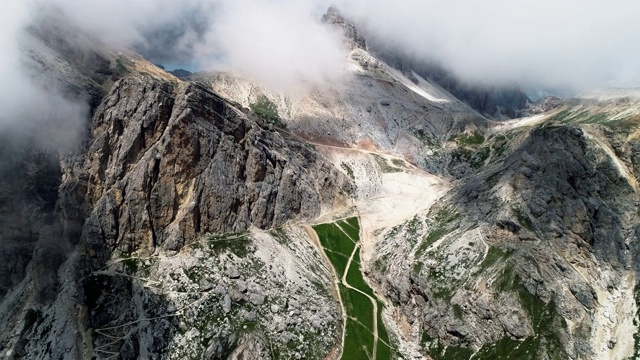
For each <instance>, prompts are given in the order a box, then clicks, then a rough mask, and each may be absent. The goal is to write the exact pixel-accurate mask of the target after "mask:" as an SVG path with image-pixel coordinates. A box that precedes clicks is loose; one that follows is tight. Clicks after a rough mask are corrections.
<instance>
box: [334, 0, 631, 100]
mask: <svg viewBox="0 0 640 360" xmlns="http://www.w3.org/2000/svg"><path fill="white" fill-rule="evenodd" d="M339 7H340V8H341V9H342V10H343V11H344V12H345V13H347V14H348V15H349V16H350V17H352V18H353V19H355V20H356V22H357V23H358V24H359V25H360V26H362V28H363V29H364V30H366V32H367V34H368V35H369V36H373V37H375V38H376V39H378V40H379V41H381V42H384V43H387V44H393V45H394V46H397V47H398V48H400V49H402V50H403V51H405V52H407V53H409V54H412V55H414V56H416V57H420V58H424V59H429V60H434V61H438V62H440V63H441V64H443V65H444V66H445V67H447V68H449V69H450V70H452V71H453V72H454V73H455V74H457V75H458V76H460V77H461V78H463V79H466V80H469V81H472V82H481V83H487V84H512V83H518V84H521V85H524V86H529V87H532V86H542V87H573V88H576V89H584V88H590V87H605V86H614V87H615V86H619V87H626V86H640V67H639V66H638V64H639V63H640V62H639V60H640V45H639V44H638V42H637V40H636V39H635V38H636V34H637V33H638V32H639V31H640V22H638V21H637V14H639V13H640V3H638V2H632V1H626V0H612V1H607V2H604V1H598V0H586V1H585V0H563V1H552V0H537V1H533V0H485V1H474V0H457V1H442V0H440V1H438V0H398V1H393V2H390V1H385V0H366V1H365V0H349V1H347V0H344V1H342V2H341V3H339Z"/></svg>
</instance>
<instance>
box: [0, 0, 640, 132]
mask: <svg viewBox="0 0 640 360" xmlns="http://www.w3.org/2000/svg"><path fill="white" fill-rule="evenodd" d="M332 3H333V4H335V5H336V6H337V7H338V8H339V9H341V11H342V12H343V13H344V14H346V15H347V17H348V18H350V19H351V20H352V21H354V22H355V23H356V25H357V26H358V27H359V28H360V29H361V30H362V32H364V33H365V34H366V36H367V37H369V38H370V39H375V40H376V42H377V43H383V44H386V45H387V46H390V47H395V48H397V49H399V50H400V51H402V52H404V53H407V54H409V55H411V56H414V57H416V58H419V59H424V60H428V61H436V62H438V63H440V64H442V66H444V67H445V68H447V69H449V70H451V71H452V72H453V73H454V74H456V75H457V76H459V77H460V78H461V79H463V80H467V81H469V82H475V83H483V84H487V85H504V84H508V85H513V84H516V85H519V86H522V87H524V88H527V89H534V90H535V89H539V88H557V89H573V90H576V91H580V90H589V89H592V88H596V87H598V88H599V87H637V86H640V67H639V66H637V64H638V63H639V60H640V49H639V48H640V45H638V42H637V41H635V34H637V33H638V32H639V31H640V22H638V21H637V20H636V17H637V16H636V15H637V14H639V13H640V3H635V2H630V1H622V0H613V1H609V2H602V1H594V0H587V1H578V0H563V1H560V2H558V1H554V2H552V1H550V0H538V1H532V0H509V1H507V0H488V1H482V2H478V1H471V0H458V1H447V2H445V1H435V0H397V1H393V2H391V1H383V0H336V1H333V2H330V1H326V0H306V1H299V0H183V1H174V0H171V1H170V0H112V1H97V0H87V1H80V0H46V1H45V0H24V1H19V2H18V1H15V2H11V3H9V4H6V5H5V9H4V10H3V11H2V13H1V14H0V24H1V25H0V28H1V30H2V31H1V32H0V46H1V47H2V50H3V56H2V57H1V58H0V75H1V76H2V79H3V82H2V85H1V86H0V109H1V112H0V126H4V125H6V124H8V123H11V122H13V123H14V124H15V123H16V122H18V123H25V121H24V119H30V118H47V117H48V118H51V117H61V116H60V115H56V114H57V113H60V112H62V117H74V116H78V114H81V113H82V111H83V110H82V109H81V108H79V107H78V106H76V105H77V104H73V103H69V100H64V99H62V95H61V94H57V93H55V92H52V90H50V89H44V88H43V87H42V86H40V85H39V84H37V83H35V82H34V81H32V80H31V78H32V76H30V75H29V74H28V73H27V72H25V70H24V66H22V63H23V61H24V59H23V57H24V56H23V54H22V53H21V51H20V44H19V39H20V34H21V33H22V32H23V31H24V29H25V28H26V27H27V26H28V25H29V24H30V23H31V22H33V21H34V13H36V12H37V11H42V9H47V8H58V9H61V10H62V12H63V13H65V14H66V15H67V17H68V18H69V19H70V21H71V22H73V23H74V24H75V25H77V26H78V27H79V28H81V29H83V30H84V31H86V32H89V33H91V34H93V36H96V37H97V38H99V39H100V40H102V41H104V42H105V43H107V44H110V45H111V46H118V47H129V48H133V49H135V50H137V51H139V52H141V53H142V54H143V55H145V56H146V57H147V58H149V60H150V61H152V62H155V63H159V64H162V63H167V64H177V66H179V65H180V64H195V65H191V67H192V68H193V67H196V68H198V69H201V70H207V69H212V70H233V71H238V72H241V73H243V74H245V75H248V76H250V77H252V78H254V79H255V80H256V81H258V82H261V83H263V84H265V85H267V86H269V87H273V88H275V89H280V90H282V89H289V90H290V89H291V88H295V86H296V84H300V83H304V84H312V85H321V84H324V83H331V82H333V81H335V80H336V79H338V78H340V76H341V74H342V72H343V71H344V65H345V55H346V54H345V52H344V49H342V48H341V45H340V42H339V35H338V34H337V33H336V32H335V29H331V28H330V27H327V26H324V25H322V24H321V22H320V18H321V15H322V14H323V13H324V12H325V11H326V9H327V8H328V6H329V5H331V4H332ZM21 57H22V58H21ZM25 109H28V110H25ZM69 111H71V112H72V113H75V115H74V114H69V113H68V112H69ZM12 119H13V120H12ZM16 119H22V120H16ZM27 122H28V121H27ZM3 124H4V125H3Z"/></svg>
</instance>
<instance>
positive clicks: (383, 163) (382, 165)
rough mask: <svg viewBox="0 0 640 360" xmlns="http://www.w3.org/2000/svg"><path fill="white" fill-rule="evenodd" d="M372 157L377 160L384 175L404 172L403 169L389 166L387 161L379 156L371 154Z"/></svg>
mask: <svg viewBox="0 0 640 360" xmlns="http://www.w3.org/2000/svg"><path fill="white" fill-rule="evenodd" d="M371 156H373V158H374V159H375V160H376V162H377V163H378V166H380V170H382V172H383V173H394V172H400V171H402V169H399V168H397V167H395V166H391V165H389V162H388V161H387V159H386V158H384V157H382V156H380V155H378V154H374V153H371Z"/></svg>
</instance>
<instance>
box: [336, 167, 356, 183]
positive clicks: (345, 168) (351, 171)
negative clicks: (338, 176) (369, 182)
mask: <svg viewBox="0 0 640 360" xmlns="http://www.w3.org/2000/svg"><path fill="white" fill-rule="evenodd" d="M340 167H342V168H343V169H344V171H346V172H347V175H349V177H350V178H351V179H353V180H355V179H356V177H355V175H353V169H352V168H351V166H349V165H348V164H347V163H342V164H340Z"/></svg>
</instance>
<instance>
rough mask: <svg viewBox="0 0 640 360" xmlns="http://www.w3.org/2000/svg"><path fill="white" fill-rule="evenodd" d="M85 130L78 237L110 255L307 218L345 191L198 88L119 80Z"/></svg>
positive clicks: (308, 156)
mask: <svg viewBox="0 0 640 360" xmlns="http://www.w3.org/2000/svg"><path fill="white" fill-rule="evenodd" d="M92 132H93V141H92V144H91V146H90V148H89V151H88V154H89V157H88V159H87V162H86V165H85V166H86V170H87V172H88V177H89V186H88V190H87V199H88V202H89V203H90V204H94V205H93V211H92V212H91V215H90V217H89V219H88V220H87V226H86V227H85V236H86V238H87V239H91V241H96V240H99V241H101V242H104V243H105V244H107V245H108V247H109V249H110V250H113V249H115V248H120V249H122V250H124V251H127V252H131V251H140V250H142V251H145V252H148V253H152V252H153V251H154V249H155V247H156V246H161V247H163V248H164V249H168V250H179V249H180V248H181V247H182V246H184V245H185V244H186V243H188V242H190V241H192V240H193V239H194V237H195V236H196V234H200V233H209V232H211V233H235V232H242V231H244V230H246V229H248V228H249V227H250V226H252V225H253V226H256V227H258V228H262V229H269V228H274V227H278V226H280V225H282V224H284V223H285V222H286V221H287V220H289V219H312V218H314V217H316V216H318V215H319V213H320V210H321V206H322V204H330V203H331V202H332V201H334V200H335V199H336V198H338V197H339V196H341V193H348V192H349V191H350V186H351V185H350V183H349V181H348V180H347V179H346V178H345V177H343V176H342V175H341V173H340V172H339V171H337V170H336V169H335V168H333V166H332V165H330V164H329V163H327V162H325V161H323V160H322V158H320V157H319V156H318V155H317V154H316V153H314V152H313V151H311V150H309V149H308V148H307V147H305V146H303V145H302V144H300V143H297V142H295V141H291V140H287V139H286V138H285V137H284V136H283V135H282V134H280V133H278V132H276V131H272V130H268V129H267V128H266V127H265V125H264V123H263V122H262V120H260V119H258V118H256V117H253V118H250V117H248V116H247V115H245V114H243V113H242V112H241V111H240V110H238V109H236V108H234V107H233V106H231V105H229V104H228V103H226V102H225V101H223V100H222V99H220V98H219V97H217V96H216V95H215V94H213V93H212V92H211V91H210V90H207V89H206V88H204V87H203V86H200V85H198V84H184V83H182V84H181V83H177V82H169V81H161V80H154V79H151V78H149V77H145V76H141V75H137V76H131V77H128V78H125V79H123V80H121V81H120V82H118V83H117V84H116V85H115V86H114V87H113V89H112V91H111V93H110V94H109V95H108V96H107V97H106V98H105V100H104V101H103V104H102V105H101V106H100V107H99V108H98V109H97V111H96V115H95V116H94V120H93V131H92Z"/></svg>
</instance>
